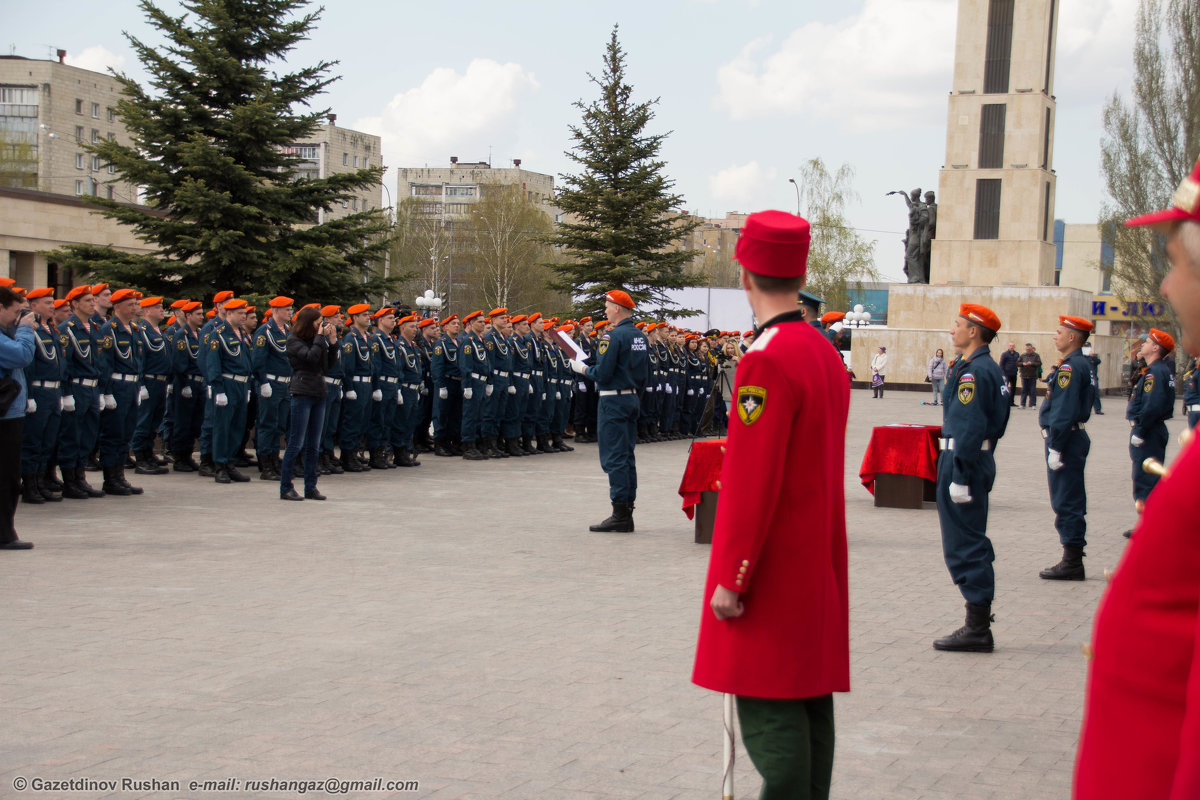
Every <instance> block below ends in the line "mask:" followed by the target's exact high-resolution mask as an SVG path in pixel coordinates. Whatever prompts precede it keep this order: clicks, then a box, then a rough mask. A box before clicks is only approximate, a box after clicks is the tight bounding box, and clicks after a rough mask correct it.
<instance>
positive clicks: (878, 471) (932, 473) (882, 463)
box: [858, 425, 942, 508]
mask: <svg viewBox="0 0 1200 800" xmlns="http://www.w3.org/2000/svg"><path fill="white" fill-rule="evenodd" d="M941 435H942V426H940V425H881V426H878V427H876V428H874V429H872V431H871V440H870V441H869V442H868V443H867V451H866V452H865V453H863V460H862V466H861V467H859V470H858V476H859V478H861V479H862V483H863V486H865V487H867V491H868V492H870V493H871V494H873V495H875V494H876V491H875V483H876V479H877V478H878V479H880V480H885V478H884V476H887V478H886V479H890V478H893V477H896V476H900V477H905V476H907V477H908V478H909V479H910V481H909V482H908V483H909V484H910V485H917V486H919V485H920V484H917V483H915V481H928V482H929V483H930V484H935V483H936V482H937V459H938V439H939V437H941ZM914 479H915V480H914ZM879 499H880V498H879V496H878V495H877V496H876V503H875V504H876V505H882V503H880V502H879ZM889 505H890V504H889ZM902 507H908V508H920V502H919V501H918V502H917V503H916V505H905V506H902Z"/></svg>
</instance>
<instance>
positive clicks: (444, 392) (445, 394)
mask: <svg viewBox="0 0 1200 800" xmlns="http://www.w3.org/2000/svg"><path fill="white" fill-rule="evenodd" d="M438 397H440V398H442V399H443V400H449V399H450V390H449V389H447V388H446V387H445V386H443V387H442V388H440V389H438Z"/></svg>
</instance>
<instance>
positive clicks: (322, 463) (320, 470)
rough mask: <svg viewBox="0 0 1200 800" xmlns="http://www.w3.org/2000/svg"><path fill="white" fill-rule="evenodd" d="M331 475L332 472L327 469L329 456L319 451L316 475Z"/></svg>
mask: <svg viewBox="0 0 1200 800" xmlns="http://www.w3.org/2000/svg"><path fill="white" fill-rule="evenodd" d="M332 473H333V470H332V469H330V467H329V454H328V453H326V452H324V451H321V453H320V455H318V456H317V474H318V475H330V474H332Z"/></svg>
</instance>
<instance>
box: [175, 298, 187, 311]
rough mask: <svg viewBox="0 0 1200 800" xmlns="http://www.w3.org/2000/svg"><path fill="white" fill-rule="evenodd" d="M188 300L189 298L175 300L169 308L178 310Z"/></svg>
mask: <svg viewBox="0 0 1200 800" xmlns="http://www.w3.org/2000/svg"><path fill="white" fill-rule="evenodd" d="M190 302H191V300H176V301H175V302H174V303H171V310H172V311H178V310H179V309H181V308H183V307H184V306H186V305H187V304H188V303H190Z"/></svg>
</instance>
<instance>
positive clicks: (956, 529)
mask: <svg viewBox="0 0 1200 800" xmlns="http://www.w3.org/2000/svg"><path fill="white" fill-rule="evenodd" d="M999 330H1000V318H999V317H997V316H996V314H995V313H994V312H993V311H992V310H991V309H990V308H987V307H985V306H981V305H977V304H974V303H963V304H962V306H960V307H959V310H958V316H957V317H956V318H955V319H954V326H953V327H952V328H951V329H950V338H951V342H952V343H953V344H954V349H955V350H956V351H957V352H958V354H959V355H958V358H956V359H955V360H954V363H953V364H951V365H950V373H949V375H948V376H947V378H946V388H945V389H943V390H942V402H943V410H942V436H943V438H942V440H941V448H942V453H941V456H940V457H939V458H938V478H937V507H938V521H939V522H940V523H941V527H942V554H943V556H945V559H946V567H947V568H948V569H949V570H950V577H951V578H953V579H954V583H955V584H956V585H957V586H958V589H959V591H960V592H961V593H962V596H963V598H964V599H965V600H966V601H967V614H966V624H965V625H963V627H961V628H959V629H958V630H956V631H955V632H954V633H952V634H950V635H949V636H943V637H942V638H940V639H936V640H934V643H933V646H934V649H936V650H952V651H969V652H975V653H990V652H992V649H993V648H994V646H995V645H994V642H993V639H992V630H991V623H992V600H993V598H994V597H995V595H996V574H995V571H994V570H993V569H992V562H994V561H995V560H996V553H995V551H994V550H993V549H992V542H991V540H990V539H988V535H987V516H988V493H989V492H990V491H991V490H992V484H993V483H994V482H995V480H996V443H997V442H998V441H999V440H1000V437H1001V436H1003V435H1004V430H1005V428H1006V427H1007V426H1008V410H1009V405H1010V401H1009V392H1008V383H1007V382H1006V381H1005V380H1004V375H1003V373H1001V371H1000V366H999V365H998V364H997V363H996V362H995V361H993V360H992V356H991V351H990V350H989V348H988V344H989V343H990V342H991V341H992V340H993V339H995V338H996V333H997V331H999ZM740 368H741V367H740V366H739V369H740Z"/></svg>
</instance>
